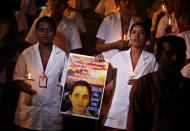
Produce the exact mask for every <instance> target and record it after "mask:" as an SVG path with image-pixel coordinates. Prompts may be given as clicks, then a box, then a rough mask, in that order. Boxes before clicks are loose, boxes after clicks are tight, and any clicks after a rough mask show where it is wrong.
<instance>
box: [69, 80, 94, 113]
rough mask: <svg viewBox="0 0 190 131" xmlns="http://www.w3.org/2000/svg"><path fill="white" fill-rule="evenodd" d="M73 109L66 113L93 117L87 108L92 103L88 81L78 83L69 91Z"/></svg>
mask: <svg viewBox="0 0 190 131" xmlns="http://www.w3.org/2000/svg"><path fill="white" fill-rule="evenodd" d="M68 96H69V100H70V102H71V108H70V109H69V110H67V111H66V112H70V113H74V114H79V115H86V116H92V115H91V114H90V112H89V111H88V110H86V107H88V106H89V105H90V103H91V100H90V99H91V86H90V85H89V84H88V83H87V82H86V81H76V82H75V83H74V84H73V85H72V86H71V89H70V91H69V95H68Z"/></svg>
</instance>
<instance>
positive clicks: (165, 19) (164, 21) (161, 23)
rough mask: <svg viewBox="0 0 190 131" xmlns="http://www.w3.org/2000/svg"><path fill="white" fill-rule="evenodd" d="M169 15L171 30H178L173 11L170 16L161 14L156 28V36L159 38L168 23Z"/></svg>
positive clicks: (163, 33)
mask: <svg viewBox="0 0 190 131" xmlns="http://www.w3.org/2000/svg"><path fill="white" fill-rule="evenodd" d="M169 17H171V22H172V23H171V24H172V32H179V29H178V25H177V20H176V18H175V15H174V13H172V14H171V15H170V16H168V15H165V16H163V17H162V18H161V19H160V21H159V23H158V28H157V32H156V36H155V37H156V38H160V37H162V36H164V35H165V29H166V27H167V25H168V21H169Z"/></svg>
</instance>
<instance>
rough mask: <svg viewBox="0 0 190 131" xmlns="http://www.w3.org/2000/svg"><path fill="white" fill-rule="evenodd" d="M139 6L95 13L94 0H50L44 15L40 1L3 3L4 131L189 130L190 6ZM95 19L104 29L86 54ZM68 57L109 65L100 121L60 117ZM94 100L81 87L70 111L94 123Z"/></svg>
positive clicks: (155, 0)
mask: <svg viewBox="0 0 190 131" xmlns="http://www.w3.org/2000/svg"><path fill="white" fill-rule="evenodd" d="M138 2H139V1H137V0H97V4H96V5H95V7H94V8H93V7H92V4H91V3H92V2H91V1H90V0H46V1H45V3H44V4H45V5H46V7H45V8H44V9H42V10H41V11H40V12H39V14H37V10H38V9H37V6H36V5H37V4H36V1H35V0H12V1H7V2H2V4H1V6H0V8H1V7H3V6H5V7H7V12H5V11H4V12H3V11H1V13H0V53H1V55H0V59H1V63H0V105H1V107H2V108H1V109H0V114H1V116H2V117H1V118H0V123H1V125H0V129H1V128H2V129H7V128H8V126H10V125H11V126H12V128H11V129H12V130H17V131H36V130H40V131H44V130H51V131H61V130H63V131H67V130H83V131H139V130H140V131H149V130H151V131H159V130H162V131H170V130H171V131H178V130H188V129H189V127H188V126H187V124H186V121H185V120H187V119H185V118H186V117H187V115H186V114H185V108H186V107H187V102H186V100H187V99H188V95H187V93H188V87H189V86H190V7H189V6H188V3H189V0H149V8H148V9H147V12H144V15H142V12H139V10H138V7H137V5H138ZM2 5H3V6H2ZM13 5H14V6H13ZM90 13H93V14H94V16H95V18H96V20H97V22H98V28H97V29H96V35H94V36H93V37H94V38H95V39H96V42H95V48H94V49H93V52H90V53H89V54H86V53H84V52H85V49H86V48H85V47H84V45H85V44H89V45H88V47H92V45H90V44H91V43H85V41H84V39H85V36H86V35H84V34H88V33H89V32H88V28H87V25H86V21H88V19H87V14H88V15H89V14H90ZM91 26H94V25H91ZM89 39H90V37H89ZM92 48H93V47H92ZM69 53H77V54H84V55H94V56H95V57H96V58H97V59H99V60H100V61H104V60H105V59H106V60H109V69H108V74H107V79H106V84H105V89H104V97H103V103H102V107H105V108H103V109H104V110H102V111H101V113H100V118H99V120H92V119H91V120H90V119H87V118H80V117H76V116H72V115H63V114H61V113H60V112H59V110H60V102H61V97H62V91H63V90H64V85H65V79H66V69H67V62H68V57H69ZM79 92H80V93H81V92H83V94H80V93H79ZM9 93H10V94H9ZM8 94H9V95H8ZM79 95H81V96H79ZM10 96H11V98H13V97H14V98H13V100H12V99H11V98H9V97H10ZM79 97H80V98H79ZM90 97H91V87H90V86H89V85H88V83H87V84H86V83H85V81H79V83H76V85H73V87H72V91H71V92H70V94H68V98H69V100H70V108H69V109H67V110H66V111H67V112H69V113H79V114H85V115H89V116H90V115H91V114H90V112H89V111H86V110H85V108H86V107H87V105H88V104H89V103H90ZM79 101H83V103H81V106H80V107H79V106H78V105H77V104H76V103H79ZM82 105H83V106H82ZM7 109H8V110H7ZM64 109H65V108H64ZM8 117H9V119H8ZM7 120H8V121H7Z"/></svg>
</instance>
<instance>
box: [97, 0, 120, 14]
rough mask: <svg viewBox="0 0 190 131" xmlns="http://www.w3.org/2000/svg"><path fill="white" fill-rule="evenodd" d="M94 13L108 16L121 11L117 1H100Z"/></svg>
mask: <svg viewBox="0 0 190 131" xmlns="http://www.w3.org/2000/svg"><path fill="white" fill-rule="evenodd" d="M94 11H95V12H96V13H98V14H100V15H103V16H108V15H109V14H111V13H113V12H117V11H119V7H117V6H116V3H115V0H100V1H99V3H98V5H97V6H96V8H95V10H94Z"/></svg>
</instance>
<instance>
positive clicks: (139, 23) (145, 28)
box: [130, 21, 150, 39]
mask: <svg viewBox="0 0 190 131" xmlns="http://www.w3.org/2000/svg"><path fill="white" fill-rule="evenodd" d="M137 25H139V26H142V27H143V29H144V31H145V33H146V39H148V38H149V35H150V29H149V28H148V25H147V24H146V23H145V22H141V21H139V22H135V23H134V24H133V25H132V26H131V29H130V34H131V31H132V29H133V28H134V27H135V26H137Z"/></svg>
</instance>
